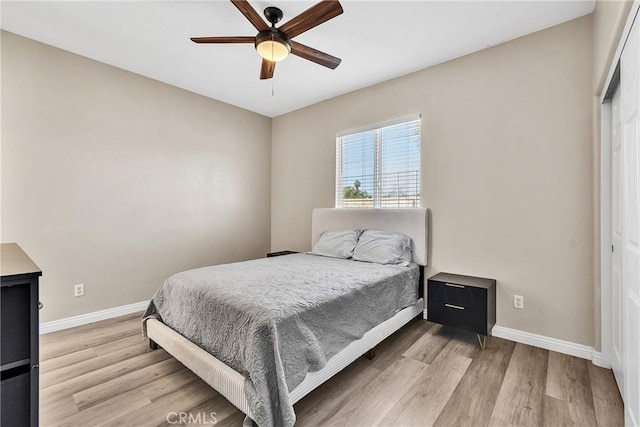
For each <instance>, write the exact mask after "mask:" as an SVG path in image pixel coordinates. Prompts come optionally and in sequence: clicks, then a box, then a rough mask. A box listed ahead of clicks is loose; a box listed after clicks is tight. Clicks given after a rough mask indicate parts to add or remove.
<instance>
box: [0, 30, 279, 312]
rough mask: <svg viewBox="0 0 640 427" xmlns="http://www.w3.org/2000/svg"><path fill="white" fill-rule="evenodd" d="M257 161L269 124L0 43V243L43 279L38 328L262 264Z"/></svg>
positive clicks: (36, 47) (62, 55) (265, 221)
mask: <svg viewBox="0 0 640 427" xmlns="http://www.w3.org/2000/svg"><path fill="white" fill-rule="evenodd" d="M212 84H215V82H212ZM270 151H271V120H270V119H269V118H266V117H263V116H260V115H258V114H255V113H251V112H248V111H246V110H242V109H239V108H235V107H231V106H229V105H226V104H223V103H221V102H217V101H214V100H211V99H207V98H204V97H201V96H198V95H195V94H193V93H190V92H186V91H184V90H181V89H177V88H175V87H172V86H168V85H166V84H163V83H159V82H157V81H154V80H151V79H148V78H145V77H141V76H139V75H135V74H132V73H129V72H126V71H123V70H120V69H117V68H114V67H111V66H107V65H104V64H101V63H98V62H95V61H92V60H90V59H86V58H83V57H80V56H77V55H74V54H71V53H68V52H65V51H62V50H59V49H55V48H52V47H50V46H46V45H43V44H40V43H37V42H34V41H31V40H28V39H25V38H21V37H18V36H16V35H13V34H10V33H5V32H3V33H2V175H1V177H2V236H1V239H2V242H18V243H19V244H20V245H21V246H22V247H23V249H24V250H25V251H26V252H27V253H28V254H29V255H30V256H31V257H32V258H33V259H34V260H35V261H36V263H37V264H38V265H39V266H40V267H41V268H42V270H43V271H44V275H43V277H42V281H41V283H42V284H41V287H40V289H41V300H42V301H43V302H44V304H45V308H44V310H42V312H41V314H42V320H43V321H49V320H54V319H59V318H63V317H68V316H73V315H78V314H82V313H87V312H93V311H96V310H101V309H107V308H112V307H117V306H121V305H124V304H129V303H133V302H138V301H143V300H148V299H149V298H150V297H151V296H152V295H153V292H154V291H155V289H156V288H157V287H158V286H159V285H160V284H161V283H162V281H163V280H164V279H165V278H166V277H168V276H169V275H171V274H173V273H176V272H178V271H181V270H185V269H189V268H193V267H198V266H203V265H210V264H214V263H223V262H230V261H238V260H244V259H249V258H257V257H263V256H264V254H265V252H266V251H267V250H268V249H269V242H270V197H271V196H270V182H269V180H270ZM76 283H84V284H85V286H86V296H85V297H82V298H74V297H73V285H74V284H76Z"/></svg>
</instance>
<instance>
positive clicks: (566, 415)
mask: <svg viewBox="0 0 640 427" xmlns="http://www.w3.org/2000/svg"><path fill="white" fill-rule="evenodd" d="M542 422H543V425H545V426H581V427H583V426H595V425H597V422H596V414H595V410H594V409H593V407H591V406H583V405H577V404H574V403H571V402H569V401H566V400H561V399H556V398H555V397H551V396H547V395H545V396H544V410H543V421H542ZM604 425H608V424H604Z"/></svg>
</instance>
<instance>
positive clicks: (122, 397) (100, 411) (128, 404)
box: [59, 389, 151, 427]
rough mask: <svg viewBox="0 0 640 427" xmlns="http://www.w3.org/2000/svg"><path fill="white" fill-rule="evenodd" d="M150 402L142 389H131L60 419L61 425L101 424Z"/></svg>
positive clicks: (66, 426)
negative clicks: (88, 408)
mask: <svg viewBox="0 0 640 427" xmlns="http://www.w3.org/2000/svg"><path fill="white" fill-rule="evenodd" d="M150 404H151V400H149V398H148V397H146V396H145V395H144V393H142V391H141V390H139V389H135V390H130V391H127V392H123V393H122V394H115V395H114V397H112V398H110V399H107V400H105V401H102V402H100V403H99V404H97V405H95V406H93V407H92V408H91V409H90V410H84V411H80V412H79V413H78V414H76V415H74V416H73V417H67V418H65V419H64V420H60V423H59V426H60V427H78V426H99V425H102V424H104V423H107V422H109V421H111V420H113V419H115V418H118V417H121V416H122V415H127V414H128V413H130V412H133V411H136V410H138V409H140V408H143V407H145V406H147V405H150Z"/></svg>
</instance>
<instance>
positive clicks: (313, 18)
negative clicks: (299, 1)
mask: <svg viewBox="0 0 640 427" xmlns="http://www.w3.org/2000/svg"><path fill="white" fill-rule="evenodd" d="M342 12H343V11H342V6H341V5H340V2H339V1H335V0H324V1H321V2H320V3H318V4H316V5H314V6H311V7H310V8H309V9H307V10H305V11H304V12H302V13H301V14H300V15H298V16H296V17H295V18H293V19H291V20H290V21H289V22H287V23H286V24H284V25H282V26H281V27H280V28H279V30H280V31H282V32H283V33H285V34H286V35H287V37H289V38H290V39H291V38H293V37H295V36H297V35H299V34H302V33H304V32H305V31H307V30H310V29H312V28H313V27H316V26H318V25H320V24H322V23H323V22H326V21H328V20H329V19H331V18H335V17H336V16H338V15H340V14H341V13H342Z"/></svg>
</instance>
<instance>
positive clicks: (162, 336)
mask: <svg viewBox="0 0 640 427" xmlns="http://www.w3.org/2000/svg"><path fill="white" fill-rule="evenodd" d="M423 308H424V303H423V300H422V298H421V299H420V300H418V302H417V303H416V304H414V305H412V306H410V307H407V308H405V309H403V310H400V311H399V312H398V313H396V315H395V316H393V317H392V318H390V319H388V320H386V321H385V322H383V323H381V324H379V325H378V326H376V327H375V328H373V329H371V330H369V331H368V332H367V333H365V334H364V335H363V336H362V338H360V339H358V340H356V341H353V342H352V343H351V344H349V345H348V346H347V347H345V348H344V349H343V350H342V351H340V352H339V353H338V354H336V355H335V356H333V357H332V358H331V359H329V362H327V364H326V366H325V367H324V368H322V369H321V370H319V371H316V372H309V373H308V374H307V376H306V377H305V379H304V380H303V381H302V382H301V383H300V384H299V385H298V386H297V387H296V388H295V389H293V390H292V391H291V393H290V398H291V403H296V402H297V401H299V400H300V399H302V398H303V397H304V396H306V395H307V394H309V393H311V392H312V391H313V390H314V389H315V388H316V387H318V386H320V385H321V384H322V383H324V382H325V381H327V380H328V379H329V378H331V377H333V376H334V375H335V374H337V373H338V372H340V371H341V370H343V369H344V368H346V367H347V366H349V365H350V364H351V363H353V362H354V361H355V360H356V359H357V358H358V357H360V356H362V355H363V354H365V353H366V352H367V351H369V350H371V349H372V348H373V347H375V346H376V345H378V344H379V343H380V342H381V341H383V340H384V339H385V338H387V337H388V336H389V335H391V334H393V333H394V332H395V331H397V330H398V329H400V328H401V327H402V326H404V325H405V324H407V322H409V321H410V320H411V319H413V318H414V317H416V316H417V315H418V314H421V313H422V312H423ZM147 335H148V337H149V338H150V339H152V340H153V341H154V342H156V343H157V344H158V345H160V346H161V347H162V348H164V349H165V350H166V351H167V352H168V353H169V354H171V355H172V356H173V357H175V358H176V359H178V360H179V361H180V362H181V363H182V364H183V365H185V366H186V367H187V368H189V369H190V370H191V371H193V373H195V374H196V375H197V376H199V377H200V378H202V379H203V380H204V381H205V382H206V383H207V384H209V385H210V386H211V387H213V388H214V389H215V390H216V391H218V393H220V394H221V395H223V396H224V397H226V398H227V399H228V400H229V402H231V403H232V404H233V405H235V406H236V407H237V408H238V409H240V410H241V411H242V412H244V413H245V414H247V415H249V417H251V413H250V410H249V405H248V402H247V399H246V397H245V393H244V380H245V379H244V377H243V376H242V375H241V374H240V373H239V372H237V371H235V370H234V369H232V368H230V367H229V366H227V365H225V364H224V363H223V362H221V361H220V360H218V359H216V358H215V357H213V356H212V355H211V354H209V353H207V352H206V351H204V350H203V349H201V348H200V347H198V346H197V345H195V344H193V343H192V342H191V341H189V340H187V339H186V338H184V337H183V336H182V335H180V334H179V333H177V332H175V331H174V330H173V329H171V328H169V327H168V326H165V325H164V324H163V323H162V322H159V321H158V320H155V319H149V320H147Z"/></svg>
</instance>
